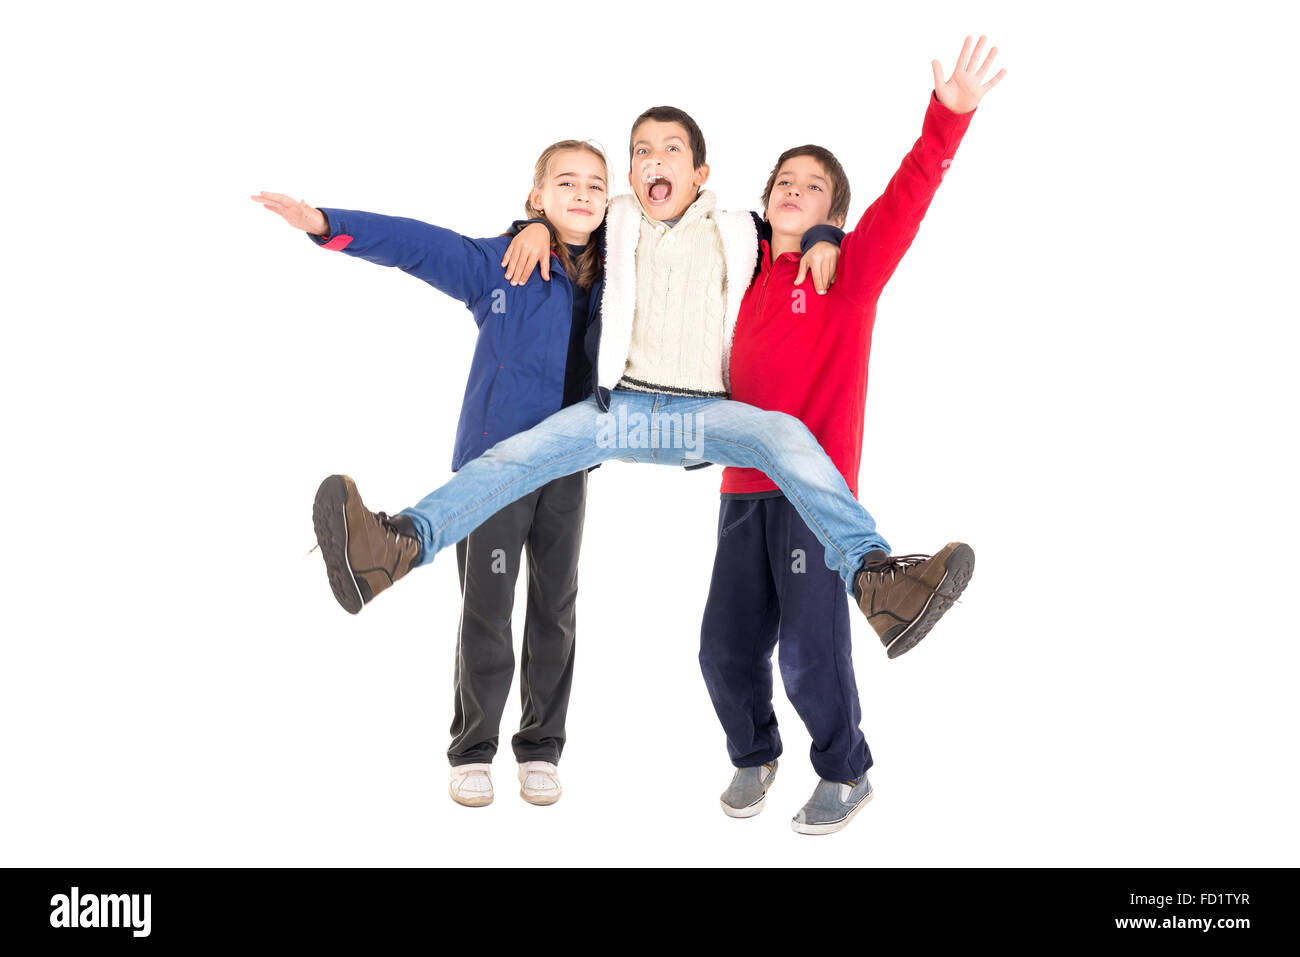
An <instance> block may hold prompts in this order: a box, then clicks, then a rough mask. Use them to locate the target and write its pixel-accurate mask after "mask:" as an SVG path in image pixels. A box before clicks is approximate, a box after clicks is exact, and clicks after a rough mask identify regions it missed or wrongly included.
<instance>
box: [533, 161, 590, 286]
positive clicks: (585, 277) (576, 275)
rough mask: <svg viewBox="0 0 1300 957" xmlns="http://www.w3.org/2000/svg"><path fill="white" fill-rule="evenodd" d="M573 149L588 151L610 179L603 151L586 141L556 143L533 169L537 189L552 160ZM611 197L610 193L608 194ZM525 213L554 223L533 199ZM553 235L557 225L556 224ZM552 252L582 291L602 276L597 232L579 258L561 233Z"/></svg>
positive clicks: (544, 178) (543, 179) (556, 238)
mask: <svg viewBox="0 0 1300 957" xmlns="http://www.w3.org/2000/svg"><path fill="white" fill-rule="evenodd" d="M569 150H586V151H587V152H588V153H591V154H592V155H593V156H595V157H596V158H597V159H599V160H600V161H601V163H602V164H604V166H605V179H606V181H607V182H608V180H609V163H608V162H607V161H606V159H605V154H604V153H603V152H601V150H600V147H598V146H595V145H594V144H592V143H588V142H586V141H585V140H560V142H558V143H552V144H551V145H550V146H548V147H546V149H544V150H542V155H541V156H539V157H538V158H537V166H536V167H535V168H534V169H533V186H534V187H535V188H537V189H541V188H542V185H543V184H544V183H545V182H546V177H547V174H548V173H549V172H550V165H551V160H552V159H553V158H554V157H555V155H556V154H557V153H565V152H568V151H569ZM605 195H606V196H607V197H608V195H609V193H608V191H606V194H605ZM524 212H526V213H527V214H528V218H529V219H545V220H546V221H547V222H548V223H549V222H551V221H550V219H549V218H548V217H547V215H546V214H545V213H544V212H542V211H541V210H540V209H536V208H535V207H534V206H533V204H532V199H531V197H530V198H529V199H528V200H525V201H524ZM552 232H554V224H553V223H552ZM551 249H552V250H553V251H554V252H555V255H557V256H559V257H560V264H561V265H562V266H564V271H565V272H566V273H567V274H568V275H569V278H570V279H572V280H573V283H574V285H576V286H578V287H579V288H580V289H590V288H591V285H592V283H594V282H595V281H596V277H597V276H599V275H600V249H599V248H598V245H597V243H596V232H595V231H594V230H593V231H592V233H591V235H590V236H588V237H587V248H586V249H584V250H583V251H582V252H581V254H579V256H578V258H577V259H574V258H573V257H572V256H570V255H569V247H568V246H567V245H565V244H564V242H563V241H562V240H561V239H560V237H559V235H558V234H557V235H556V236H555V238H553V239H552V240H551Z"/></svg>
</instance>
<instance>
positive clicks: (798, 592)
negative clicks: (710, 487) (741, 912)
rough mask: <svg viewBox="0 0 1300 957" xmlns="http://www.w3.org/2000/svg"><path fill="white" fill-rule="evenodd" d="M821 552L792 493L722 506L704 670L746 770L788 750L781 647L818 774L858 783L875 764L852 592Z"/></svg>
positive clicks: (733, 753) (735, 757)
mask: <svg viewBox="0 0 1300 957" xmlns="http://www.w3.org/2000/svg"><path fill="white" fill-rule="evenodd" d="M822 551H823V549H822V546H821V544H820V543H819V542H818V541H817V538H816V536H814V535H813V534H812V533H811V532H810V531H808V527H807V526H806V525H805V524H804V521H803V519H802V518H800V517H799V513H798V512H797V511H796V510H795V508H794V506H793V505H791V504H790V502H789V501H788V500H787V499H786V498H785V496H783V495H782V496H777V497H774V498H762V499H747V500H746V499H723V500H722V508H721V511H720V512H719V515H718V550H717V554H716V556H715V557H714V562H713V580H712V583H711V585H710V587H709V598H708V602H707V603H706V604H705V608H704V622H703V625H702V627H701V630H700V669H701V670H702V671H703V672H704V683H705V684H706V685H707V686H708V689H709V697H710V698H712V699H713V707H714V710H716V711H717V713H718V719H719V720H720V721H721V722H722V727H723V730H724V731H725V732H726V735H727V753H728V754H729V755H730V757H731V763H732V764H733V765H735V766H736V767H738V768H744V767H754V766H756V765H760V764H766V763H767V762H769V761H771V760H772V759H773V758H776V757H777V756H779V755H780V754H781V736H780V734H779V733H778V731H777V727H776V714H775V713H774V712H773V710H772V649H773V648H776V647H777V645H778V644H779V645H780V652H779V654H778V660H779V662H780V667H781V681H782V683H783V684H784V685H785V693H786V696H787V697H788V698H789V699H790V703H791V704H793V705H794V708H795V711H797V712H798V713H799V717H800V718H801V719H803V723H804V725H805V726H806V727H807V728H808V733H809V735H811V737H812V749H811V757H812V765H813V769H814V770H816V772H817V774H818V776H819V777H822V778H825V779H827V780H829V781H855V780H857V779H858V778H859V777H861V776H862V775H863V773H865V772H866V770H867V769H868V768H870V767H871V751H870V750H869V749H868V748H867V742H866V739H865V738H864V737H863V736H862V731H861V730H860V729H859V728H858V725H859V724H860V723H861V720H862V709H861V706H860V705H859V704H858V688H857V683H856V682H855V681H854V679H853V658H852V647H851V638H850V634H849V602H848V596H847V594H846V593H845V591H844V583H843V582H842V581H841V580H840V576H839V575H838V574H837V573H836V572H833V571H831V570H830V569H829V568H827V567H826V563H825V562H823V561H822V558H821V556H822Z"/></svg>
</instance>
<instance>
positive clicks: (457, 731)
mask: <svg viewBox="0 0 1300 957" xmlns="http://www.w3.org/2000/svg"><path fill="white" fill-rule="evenodd" d="M607 196H608V170H607V166H606V162H605V156H604V154H603V153H602V152H601V151H600V150H599V149H598V148H596V147H595V146H593V145H591V144H589V143H585V142H580V141H577V140H563V141H561V142H558V143H555V144H553V145H551V146H549V147H547V148H546V150H544V151H543V152H542V155H541V156H540V157H539V158H538V160H537V165H536V167H535V169H534V175H533V188H532V190H531V191H530V193H529V197H528V201H527V203H526V205H525V210H526V212H527V214H528V216H529V218H532V219H541V220H545V222H546V223H547V224H548V225H549V226H550V228H551V230H552V232H553V234H554V239H553V242H552V246H551V255H552V256H554V257H555V260H556V264H557V265H559V266H560V267H562V268H560V269H558V270H556V273H555V277H556V278H557V279H558V281H551V282H546V281H543V279H542V277H541V276H536V277H533V278H532V280H531V281H528V282H522V283H521V282H518V281H515V282H511V281H510V277H512V276H520V275H523V276H527V275H528V274H529V271H531V269H532V265H533V264H532V263H524V262H516V261H514V260H513V259H510V258H508V257H507V248H508V247H509V245H510V237H509V236H502V237H498V238H493V239H470V238H468V237H465V236H461V235H459V234H458V233H454V232H451V231H449V230H446V229H440V228H439V227H437V226H431V225H429V224H427V223H422V222H419V221H417V220H413V219H402V218H398V217H393V216H380V215H378V214H375V213H365V212H360V211H356V210H344V209H328V208H326V209H314V208H313V207H311V206H308V205H307V204H306V203H305V202H299V201H295V200H293V199H291V198H290V197H288V196H284V195H282V194H279V193H266V192H263V193H259V194H258V195H256V196H254V197H252V198H253V199H254V200H255V201H257V202H259V203H261V204H262V205H263V206H265V207H266V208H267V209H270V210H272V211H273V212H276V213H278V214H279V215H280V216H282V217H283V218H284V220H285V221H286V222H287V223H289V225H291V226H293V227H295V228H297V229H302V230H304V231H305V232H306V233H307V234H308V236H310V237H311V239H312V240H313V241H314V242H315V243H317V244H318V245H320V246H322V247H324V248H325V249H330V250H337V251H341V252H344V253H347V254H348V255H350V256H356V257H358V258H361V259H366V260H369V261H370V262H373V263H378V264H379V265H382V266H396V267H397V268H399V269H402V270H403V271H405V272H408V273H410V274H411V275H413V276H416V277H417V278H419V279H423V280H424V281H425V282H427V283H429V284H430V285H432V286H433V287H434V288H436V289H438V290H440V291H442V292H444V293H446V294H447V295H449V296H453V297H455V298H456V299H459V300H460V301H461V302H463V303H465V305H466V306H468V307H469V310H470V312H471V314H472V315H473V316H474V321H475V322H476V323H477V324H478V327H479V334H478V341H477V344H476V346H475V350H474V358H473V361H472V363H471V365H470V372H469V381H468V382H467V383H466V386H465V400H464V402H463V404H462V405H461V412H460V424H459V426H458V428H457V432H456V446H455V451H454V453H453V455H452V463H451V467H452V470H453V471H456V470H458V469H459V468H460V467H461V466H462V465H464V464H465V463H466V462H469V461H471V460H472V459H474V458H476V457H477V456H479V455H480V454H482V453H483V452H484V451H486V450H487V449H489V448H491V447H492V446H493V445H495V444H496V443H497V442H499V441H501V440H502V439H506V438H509V437H510V436H512V435H514V434H515V433H517V432H522V431H525V430H527V429H530V428H532V427H533V426H535V425H537V424H538V423H539V422H541V421H542V420H543V419H546V418H547V417H548V416H550V415H551V414H552V413H555V412H558V411H560V409H562V408H565V407H567V406H569V405H572V404H574V403H576V402H580V401H582V400H583V399H585V398H586V397H587V396H588V395H590V394H591V393H592V391H593V389H594V386H595V382H594V378H595V377H594V372H593V370H594V368H595V362H596V349H597V345H598V342H599V336H600V324H599V321H598V318H599V305H600V294H601V287H602V283H603V279H604V267H603V263H602V259H601V252H602V250H601V244H600V235H601V234H600V232H599V231H598V227H599V226H600V225H601V223H602V222H603V220H604V218H605V204H606V198H607ZM543 265H544V267H545V266H546V265H549V264H543ZM503 267H505V268H504V269H503ZM525 267H526V270H527V271H525ZM586 493H587V473H586V472H585V471H582V472H577V473H575V474H573V475H566V476H564V477H562V478H558V479H555V480H554V481H552V482H550V483H548V484H546V485H544V486H542V487H541V488H539V489H537V490H536V491H534V492H532V493H530V494H529V495H527V496H525V497H524V498H522V499H519V500H518V501H515V502H513V503H511V504H510V505H507V506H506V507H505V508H503V509H501V511H499V512H497V513H496V514H495V515H494V516H493V517H492V518H490V519H489V520H488V521H487V522H485V523H484V524H483V525H481V526H479V527H478V528H476V529H475V530H474V531H473V532H471V533H470V534H469V536H468V537H466V538H464V539H463V540H461V541H460V542H458V543H457V545H456V557H457V562H458V565H459V568H460V585H461V596H462V604H461V619H460V629H459V634H458V638H457V648H456V689H455V690H456V712H455V718H454V720H453V722H452V726H451V733H452V742H451V747H450V748H449V749H448V751H447V757H448V759H449V760H450V762H451V785H450V789H449V790H450V793H451V796H452V798H453V800H455V801H457V802H458V803H460V804H464V805H466V806H469V807H480V806H482V805H485V804H489V803H491V801H492V797H493V793H492V782H491V776H490V769H491V762H492V758H493V757H494V756H495V754H496V750H497V735H498V727H499V725H500V721H501V713H502V710H503V709H504V707H505V701H506V696H507V695H508V694H509V690H510V683H511V680H512V678H513V675H514V650H513V642H512V638H511V630H510V622H511V616H512V608H513V603H514V593H515V581H516V579H517V577H518V574H519V567H520V557H521V552H522V551H525V550H526V554H527V558H528V609H527V615H526V618H525V622H524V636H523V649H522V658H523V660H522V662H521V671H520V681H519V684H520V692H521V695H522V698H523V714H522V716H521V719H520V726H519V732H518V733H517V734H516V735H515V736H514V738H513V739H512V741H511V745H512V747H513V749H514V752H515V757H516V759H517V760H518V763H519V781H520V786H521V789H520V794H521V796H522V797H523V798H524V800H526V801H529V802H530V803H532V804H554V803H555V802H556V801H557V800H559V798H560V793H561V788H560V781H559V776H558V773H557V769H556V765H557V764H558V763H559V760H560V753H561V752H562V751H563V749H564V741H565V731H564V725H565V716H566V713H567V711H568V704H569V692H570V689H571V687H572V680H573V652H574V621H575V618H574V606H575V602H576V598H577V591H578V553H579V550H580V548H581V543H582V523H583V516H584V513H585V508H586Z"/></svg>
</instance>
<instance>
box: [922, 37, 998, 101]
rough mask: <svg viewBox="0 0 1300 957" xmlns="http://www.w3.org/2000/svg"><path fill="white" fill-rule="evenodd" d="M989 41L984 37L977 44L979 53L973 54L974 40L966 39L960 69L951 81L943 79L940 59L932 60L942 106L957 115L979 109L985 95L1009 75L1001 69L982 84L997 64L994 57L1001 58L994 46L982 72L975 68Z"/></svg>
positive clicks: (958, 63)
mask: <svg viewBox="0 0 1300 957" xmlns="http://www.w3.org/2000/svg"><path fill="white" fill-rule="evenodd" d="M987 39H988V37H980V42H979V43H977V44H976V45H975V52H974V53H972V52H971V48H970V41H971V38H970V37H967V38H966V42H965V43H963V44H962V45H961V53H959V54H957V68H956V69H955V70H953V71H952V76H950V77H948V79H947V80H945V79H944V78H943V65H942V64H941V63H940V62H939V61H938V60H931V61H930V67H931V68H932V69H933V70H934V95H935V96H937V97H938V98H939V102H940V103H942V104H943V105H944V106H946V107H948V109H950V110H952V111H953V112H954V113H969V112H970V111H971V110H973V109H975V107H977V106H979V102H980V100H982V99H983V98H984V94H985V93H987V92H988V91H989V90H991V89H993V87H995V86H997V85H998V81H999V80H1001V79H1002V78H1003V77H1004V76H1006V75H1007V71H1006V70H1005V69H1002V70H998V72H997V75H996V76H995V77H993V79H991V80H989V81H988V82H987V83H984V84H983V85H981V81H982V80H983V79H984V74H985V73H987V72H988V69H989V67H990V66H992V65H993V58H994V57H996V56H997V55H998V48H997V47H993V48H992V49H991V50H989V52H988V56H986V57H985V58H984V62H983V63H982V64H980V67H979V69H978V70H975V69H973V67H974V66H975V64H976V63H978V62H979V58H980V51H981V50H983V49H984V41H985V40H987Z"/></svg>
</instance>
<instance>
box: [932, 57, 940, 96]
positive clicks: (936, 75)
mask: <svg viewBox="0 0 1300 957" xmlns="http://www.w3.org/2000/svg"><path fill="white" fill-rule="evenodd" d="M930 69H931V70H933V71H934V88H935V89H936V90H937V89H939V87H941V86H943V64H941V63H940V62H939V61H938V60H931V61H930Z"/></svg>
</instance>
